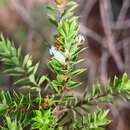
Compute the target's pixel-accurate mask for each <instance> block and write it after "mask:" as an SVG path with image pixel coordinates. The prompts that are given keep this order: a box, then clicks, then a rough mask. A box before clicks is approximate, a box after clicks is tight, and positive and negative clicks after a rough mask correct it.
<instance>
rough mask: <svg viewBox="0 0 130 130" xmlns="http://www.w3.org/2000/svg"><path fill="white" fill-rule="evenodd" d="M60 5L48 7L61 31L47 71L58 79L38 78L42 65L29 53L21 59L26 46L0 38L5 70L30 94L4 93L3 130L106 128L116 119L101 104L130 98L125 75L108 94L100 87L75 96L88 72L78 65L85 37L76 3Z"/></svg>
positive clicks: (1, 108) (59, 0)
mask: <svg viewBox="0 0 130 130" xmlns="http://www.w3.org/2000/svg"><path fill="white" fill-rule="evenodd" d="M56 4H57V6H56V7H51V6H48V7H47V9H48V14H49V15H48V18H49V20H50V22H51V23H52V24H53V25H54V27H55V29H56V31H57V32H56V34H55V35H54V45H52V46H51V48H50V50H49V51H50V55H51V59H50V60H49V63H48V68H49V69H50V70H51V71H52V72H53V73H55V75H56V78H55V79H54V80H50V79H49V78H48V77H47V76H45V75H39V74H38V67H39V63H37V64H35V65H34V64H33V61H32V57H31V56H30V55H28V54H27V55H25V56H24V55H22V52H21V48H18V49H16V48H15V46H14V44H13V43H12V42H10V41H9V40H8V39H5V38H4V37H3V36H1V40H0V61H1V63H3V64H4V66H5V71H4V73H7V74H8V75H10V76H12V77H14V79H15V82H14V85H16V86H17V87H19V89H21V88H22V89H29V90H30V91H29V92H28V94H23V93H20V92H17V91H16V90H13V89H12V90H6V91H4V90H1V91H0V119H1V125H0V127H1V129H2V130H23V129H24V128H25V127H26V126H29V125H30V126H31V128H30V129H39V130H64V129H67V130H103V129H104V128H103V127H104V126H105V125H107V124H109V123H111V121H110V120H109V119H108V118H107V115H108V113H109V110H103V109H101V108H100V107H99V103H105V104H106V103H113V101H114V100H115V99H117V98H119V99H122V100H124V101H126V100H127V99H129V94H130V80H129V79H128V78H127V75H126V74H124V75H123V76H122V79H118V78H117V77H115V78H114V81H111V82H110V83H109V85H108V86H106V88H105V91H104V90H102V87H101V85H100V84H99V83H97V84H96V85H95V86H94V87H93V90H92V91H91V92H90V91H88V90H87V89H86V91H85V92H84V93H83V94H82V96H81V97H77V96H75V95H74V94H73V89H75V88H77V87H80V86H81V84H82V83H80V82H77V81H76V79H75V77H77V76H79V75H80V74H81V73H83V72H84V71H86V68H78V67H77V65H78V64H79V63H82V62H83V61H84V60H83V59H80V58H79V54H80V53H81V52H82V51H84V49H85V48H84V47H83V46H82V44H83V42H84V38H83V37H82V36H81V35H80V32H79V26H78V17H77V16H74V12H73V11H74V9H75V8H76V7H77V3H75V2H74V1H70V2H68V3H65V2H64V1H63V0H56ZM63 4H65V5H63ZM44 82H46V83H44ZM48 89H51V93H48ZM42 91H44V93H46V95H43V94H42ZM32 92H33V94H32ZM34 92H35V96H34Z"/></svg>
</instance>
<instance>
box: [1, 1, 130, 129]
mask: <svg viewBox="0 0 130 130" xmlns="http://www.w3.org/2000/svg"><path fill="white" fill-rule="evenodd" d="M77 2H78V3H79V7H78V9H77V10H76V15H78V16H79V18H80V19H79V24H80V33H81V34H82V35H83V36H84V37H85V39H86V41H85V43H84V46H85V47H87V50H86V51H85V52H84V53H83V54H82V55H81V57H84V58H85V62H84V64H83V65H82V66H84V67H87V72H86V73H84V74H83V75H82V76H81V77H80V78H81V79H82V80H83V81H84V86H85V87H89V88H90V89H91V86H92V85H93V84H94V83H96V82H97V80H98V81H100V82H101V84H102V85H103V86H106V85H107V84H108V82H109V80H110V79H113V77H114V75H117V76H118V77H121V75H122V74H123V72H126V73H127V74H128V76H129V78H130V0H77ZM47 4H54V0H0V33H3V35H4V36H5V37H8V38H9V39H11V40H12V41H14V43H15V45H16V46H17V47H18V46H21V47H22V49H23V52H24V53H29V54H31V55H32V56H33V59H34V61H39V60H40V62H41V68H40V73H44V74H48V75H49V76H50V77H53V74H52V73H51V72H50V71H49V70H48V69H47V66H46V64H47V62H48V59H49V51H48V50H49V48H48V47H47V46H46V44H53V33H54V31H55V30H54V28H52V25H51V24H50V23H49V21H48V19H47V10H46V6H47ZM0 68H1V70H0V71H1V74H0V86H1V87H2V88H3V87H4V88H5V87H6V88H10V87H11V86H12V84H11V83H12V80H13V79H12V78H11V77H7V76H6V75H4V74H3V73H2V69H3V66H2V65H0ZM109 107H110V109H111V111H112V112H111V115H110V118H111V119H112V120H114V121H113V123H112V124H111V125H110V126H108V127H107V129H108V130H130V104H129V102H128V103H119V105H118V107H117V106H115V107H112V106H109Z"/></svg>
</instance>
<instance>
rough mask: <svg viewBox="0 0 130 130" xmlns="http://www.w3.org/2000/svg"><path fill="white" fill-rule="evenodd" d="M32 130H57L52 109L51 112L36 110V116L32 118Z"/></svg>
mask: <svg viewBox="0 0 130 130" xmlns="http://www.w3.org/2000/svg"><path fill="white" fill-rule="evenodd" d="M32 121H33V123H32V128H39V129H40V130H56V125H57V124H56V122H55V120H54V116H53V114H52V111H51V109H49V110H46V111H44V110H35V116H34V118H32Z"/></svg>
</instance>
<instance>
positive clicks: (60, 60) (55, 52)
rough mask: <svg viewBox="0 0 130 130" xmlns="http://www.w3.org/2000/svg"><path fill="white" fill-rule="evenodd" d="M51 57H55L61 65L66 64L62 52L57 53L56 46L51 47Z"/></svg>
mask: <svg viewBox="0 0 130 130" xmlns="http://www.w3.org/2000/svg"><path fill="white" fill-rule="evenodd" d="M50 55H52V56H54V58H55V59H56V60H58V61H59V62H60V63H64V62H65V57H64V55H63V54H61V52H59V51H57V50H56V48H55V47H54V46H52V47H51V49H50Z"/></svg>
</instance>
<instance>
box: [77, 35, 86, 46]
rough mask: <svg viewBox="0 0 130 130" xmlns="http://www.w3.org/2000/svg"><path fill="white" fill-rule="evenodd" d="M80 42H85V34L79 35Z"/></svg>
mask: <svg viewBox="0 0 130 130" xmlns="http://www.w3.org/2000/svg"><path fill="white" fill-rule="evenodd" d="M78 42H79V44H83V43H84V42H85V38H84V36H83V35H79V37H78Z"/></svg>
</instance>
